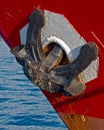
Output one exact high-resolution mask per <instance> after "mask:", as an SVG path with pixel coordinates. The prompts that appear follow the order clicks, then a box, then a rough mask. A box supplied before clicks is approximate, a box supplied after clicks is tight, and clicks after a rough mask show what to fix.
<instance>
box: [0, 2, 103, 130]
mask: <svg viewBox="0 0 104 130" xmlns="http://www.w3.org/2000/svg"><path fill="white" fill-rule="evenodd" d="M103 5H104V1H103V0H100V1H98V0H87V1H83V0H79V1H78V2H76V1H75V0H65V1H62V0H56V1H55V2H54V1H53V0H49V1H47V0H44V1H43V0H22V1H21V0H16V1H14V0H5V1H4V0H0V33H1V35H2V37H3V38H4V39H5V41H6V43H7V44H8V46H9V47H10V48H13V47H15V46H17V45H20V44H21V43H20V34H19V31H20V29H21V28H22V27H23V26H25V25H26V23H27V22H28V20H29V15H30V14H31V12H32V11H33V10H35V9H36V8H39V7H40V8H41V9H46V10H50V11H53V12H57V13H61V14H64V16H65V17H66V18H67V19H68V20H69V21H70V22H71V24H72V25H73V26H74V27H75V29H76V30H77V31H78V32H79V34H80V35H81V36H82V37H84V38H85V39H86V41H94V42H96V43H97V45H98V47H99V61H100V63H99V71H98V78H96V79H95V80H93V81H91V82H89V83H88V84H87V89H86V92H85V93H84V94H83V95H80V96H78V97H65V96H62V95H60V94H50V93H47V92H43V93H44V94H45V95H46V97H47V99H48V100H49V101H50V103H51V104H52V106H53V107H54V108H55V110H56V111H57V112H58V114H59V115H60V116H61V117H62V119H63V120H64V122H65V123H66V125H67V126H68V128H69V127H70V128H72V130H74V129H76V127H75V128H74V127H73V126H71V124H70V122H71V121H72V119H71V115H74V116H76V119H77V118H79V115H84V116H85V118H86V119H87V120H88V119H89V117H93V118H91V119H90V122H91V120H92V122H95V119H96V120H97V121H96V122H98V124H97V123H96V124H97V125H99V128H100V129H98V127H95V128H94V126H91V125H90V126H89V124H90V123H88V121H87V123H85V126H86V124H87V125H88V129H86V128H87V127H86V128H84V127H81V126H80V125H79V126H78V128H83V130H90V129H91V130H92V128H94V129H93V130H102V128H104V120H103V119H104V105H103V99H104V81H103V80H104V72H103V70H104V7H103ZM76 114H77V115H76ZM86 116H87V117H86ZM88 116H89V117H88ZM98 118H99V119H98ZM98 120H100V121H98ZM69 121H70V122H69ZM72 122H75V121H74V120H73V121H72ZM99 122H102V123H101V124H103V126H101V124H100V123H99ZM72 124H73V123H72ZM94 125H95V124H94ZM100 126H101V127H100ZM76 130H77V129H76Z"/></svg>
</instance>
